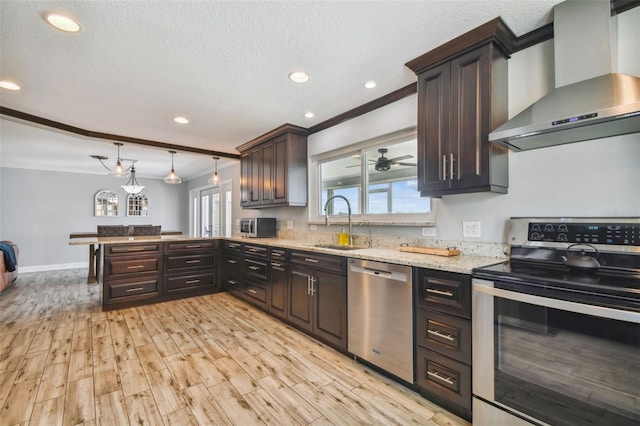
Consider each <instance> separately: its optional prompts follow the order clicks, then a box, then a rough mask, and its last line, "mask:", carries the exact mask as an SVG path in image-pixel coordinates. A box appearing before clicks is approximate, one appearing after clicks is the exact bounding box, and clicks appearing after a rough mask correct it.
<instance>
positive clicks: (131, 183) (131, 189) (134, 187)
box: [121, 161, 144, 194]
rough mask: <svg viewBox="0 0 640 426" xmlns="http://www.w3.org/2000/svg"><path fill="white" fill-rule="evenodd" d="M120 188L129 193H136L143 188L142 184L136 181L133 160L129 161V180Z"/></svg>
mask: <svg viewBox="0 0 640 426" xmlns="http://www.w3.org/2000/svg"><path fill="white" fill-rule="evenodd" d="M121 188H122V189H124V190H125V191H127V192H128V193H129V194H137V193H138V192H140V191H142V190H143V189H144V186H142V185H140V184H139V183H138V180H137V179H136V165H135V161H132V162H131V175H129V180H128V181H127V183H126V185H122V186H121Z"/></svg>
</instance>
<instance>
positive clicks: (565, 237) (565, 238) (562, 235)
mask: <svg viewBox="0 0 640 426" xmlns="http://www.w3.org/2000/svg"><path fill="white" fill-rule="evenodd" d="M567 239H568V238H567V234H558V241H567Z"/></svg>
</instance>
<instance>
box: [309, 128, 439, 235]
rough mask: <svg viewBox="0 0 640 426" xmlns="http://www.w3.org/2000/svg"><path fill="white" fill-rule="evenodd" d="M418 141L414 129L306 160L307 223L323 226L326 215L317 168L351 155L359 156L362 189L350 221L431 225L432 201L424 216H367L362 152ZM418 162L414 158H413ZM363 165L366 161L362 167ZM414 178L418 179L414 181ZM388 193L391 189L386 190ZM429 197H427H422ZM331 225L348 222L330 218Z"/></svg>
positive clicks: (344, 217)
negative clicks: (307, 162)
mask: <svg viewBox="0 0 640 426" xmlns="http://www.w3.org/2000/svg"><path fill="white" fill-rule="evenodd" d="M413 138H417V129H416V127H410V128H407V129H402V130H399V131H396V132H393V133H388V134H385V135H381V136H378V137H375V138H372V139H367V140H364V141H361V142H357V143H354V144H351V145H348V146H345V147H343V148H339V149H335V150H332V151H327V152H324V153H321V154H318V155H315V156H313V157H311V158H309V164H308V165H309V210H308V212H309V218H308V223H309V224H312V225H313V224H324V223H325V216H326V215H324V214H322V213H321V212H320V210H321V206H320V204H321V202H322V201H321V197H322V188H321V185H322V177H321V167H320V165H321V164H322V163H324V162H326V161H329V160H335V159H339V158H343V157H346V156H350V155H360V159H361V160H360V161H361V167H360V174H361V182H362V184H361V190H360V198H359V204H360V213H358V214H352V221H354V222H360V221H364V220H367V221H369V222H370V223H371V224H380V225H390V226H393V225H399V226H433V225H435V222H436V215H435V211H434V203H433V198H430V202H429V205H430V211H429V212H427V213H387V214H374V213H366V210H367V196H368V190H369V177H368V175H367V164H366V161H367V156H366V155H365V153H366V152H367V151H370V150H372V149H377V148H383V147H386V146H389V145H394V144H397V143H402V142H406V141H408V140H410V139H413ZM416 160H417V159H416ZM363 162H365V163H364V164H363ZM416 179H417V178H416ZM389 191H391V188H390V189H389ZM423 198H429V197H423ZM330 218H331V223H335V224H343V223H347V221H348V218H347V215H335V216H334V215H330Z"/></svg>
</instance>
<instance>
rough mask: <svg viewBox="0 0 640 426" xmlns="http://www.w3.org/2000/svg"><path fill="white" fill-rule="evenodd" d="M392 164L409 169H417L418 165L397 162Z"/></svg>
mask: <svg viewBox="0 0 640 426" xmlns="http://www.w3.org/2000/svg"><path fill="white" fill-rule="evenodd" d="M392 164H397V165H399V166H407V167H416V166H417V164H415V163H398V162H397V161H394V162H393V163H392Z"/></svg>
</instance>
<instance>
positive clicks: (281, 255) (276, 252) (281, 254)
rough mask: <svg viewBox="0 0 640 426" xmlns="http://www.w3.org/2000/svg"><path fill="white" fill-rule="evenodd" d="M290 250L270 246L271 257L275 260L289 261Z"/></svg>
mask: <svg viewBox="0 0 640 426" xmlns="http://www.w3.org/2000/svg"><path fill="white" fill-rule="evenodd" d="M288 254H289V251H288V250H287V249H283V248H276V247H270V248H269V257H270V259H271V260H272V261H274V262H287V261H288V260H289V256H288Z"/></svg>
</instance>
